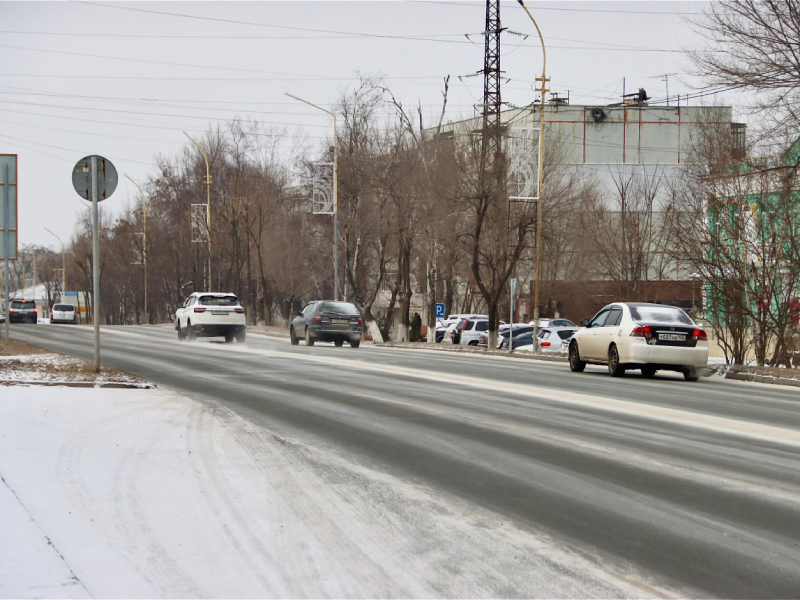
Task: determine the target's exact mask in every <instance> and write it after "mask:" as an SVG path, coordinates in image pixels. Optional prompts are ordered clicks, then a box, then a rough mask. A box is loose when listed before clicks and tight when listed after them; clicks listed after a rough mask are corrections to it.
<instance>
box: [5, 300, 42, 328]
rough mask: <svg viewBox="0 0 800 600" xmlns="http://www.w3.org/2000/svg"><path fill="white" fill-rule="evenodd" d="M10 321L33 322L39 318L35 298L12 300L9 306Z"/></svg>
mask: <svg viewBox="0 0 800 600" xmlns="http://www.w3.org/2000/svg"><path fill="white" fill-rule="evenodd" d="M8 312H9V314H10V318H9V320H8V322H9V323H33V324H36V323H37V321H38V319H39V310H38V309H37V308H36V301H35V300H12V301H11V306H10V308H9V311H8Z"/></svg>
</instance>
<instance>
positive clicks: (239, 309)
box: [233, 306, 244, 314]
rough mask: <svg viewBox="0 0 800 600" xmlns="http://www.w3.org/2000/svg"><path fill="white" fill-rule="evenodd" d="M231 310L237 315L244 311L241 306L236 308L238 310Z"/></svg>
mask: <svg viewBox="0 0 800 600" xmlns="http://www.w3.org/2000/svg"><path fill="white" fill-rule="evenodd" d="M233 310H234V312H237V313H239V314H242V313H244V309H243V308H242V307H241V306H240V307H238V308H234V309H233Z"/></svg>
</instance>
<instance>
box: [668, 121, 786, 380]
mask: <svg viewBox="0 0 800 600" xmlns="http://www.w3.org/2000/svg"><path fill="white" fill-rule="evenodd" d="M729 138H730V129H729V127H723V126H719V125H717V126H714V125H707V126H705V127H704V129H703V137H702V138H701V139H700V140H699V141H700V142H701V143H699V144H698V146H697V148H696V149H695V151H694V161H693V164H692V165H691V167H690V168H688V169H687V170H686V171H685V175H684V178H683V179H682V180H681V181H680V182H679V183H680V187H679V188H677V189H676V190H675V193H674V198H675V206H676V212H675V220H674V222H673V229H672V232H673V233H672V236H671V237H672V240H673V242H674V248H675V249H676V250H678V253H677V254H676V258H677V259H679V260H683V261H686V262H687V263H688V264H689V265H691V268H692V269H693V270H694V272H695V274H696V276H697V277H699V278H701V279H702V280H703V281H704V282H705V288H706V293H705V296H706V315H707V318H708V319H709V321H710V322H711V325H712V327H713V328H714V331H715V334H716V336H717V338H718V340H719V342H720V345H721V346H722V348H723V350H724V352H725V355H726V359H727V360H728V361H729V362H734V363H737V364H742V363H744V362H745V361H746V360H747V356H748V353H749V352H750V351H752V352H753V353H754V355H755V358H756V361H757V362H758V364H760V365H763V364H765V363H766V362H767V360H769V361H770V362H783V363H786V362H787V357H788V351H789V350H791V349H792V344H793V325H792V319H793V317H796V315H794V314H793V309H794V307H796V305H797V297H798V292H800V261H799V260H798V259H800V246H799V245H798V243H800V235H799V234H798V220H799V217H798V213H797V202H798V192H797V190H798V188H800V178H798V160H797V157H796V156H794V155H793V154H792V153H791V152H786V153H784V155H783V156H782V157H781V158H782V160H780V161H777V162H772V161H764V160H755V159H749V160H746V161H744V162H742V161H740V160H738V159H737V158H735V157H734V153H733V152H731V144H730V142H729V141H728V142H726V140H729ZM702 142H705V143H702ZM726 147H727V151H726V150H725V149H726Z"/></svg>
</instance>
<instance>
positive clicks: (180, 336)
mask: <svg viewBox="0 0 800 600" xmlns="http://www.w3.org/2000/svg"><path fill="white" fill-rule="evenodd" d="M175 329H176V330H177V331H178V341H179V342H182V341H184V340H185V339H186V334H185V333H184V332H183V329H181V324H180V322H178V323H177V324H176V326H175Z"/></svg>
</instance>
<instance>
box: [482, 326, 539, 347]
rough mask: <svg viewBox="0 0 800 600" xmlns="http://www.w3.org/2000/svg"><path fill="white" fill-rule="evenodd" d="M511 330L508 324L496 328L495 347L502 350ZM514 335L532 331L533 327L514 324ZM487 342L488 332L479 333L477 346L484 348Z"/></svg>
mask: <svg viewBox="0 0 800 600" xmlns="http://www.w3.org/2000/svg"><path fill="white" fill-rule="evenodd" d="M511 328H512V326H511V325H509V324H508V323H502V324H501V325H500V327H498V331H497V347H498V348H502V347H503V344H504V342H505V341H506V340H507V339H508V336H509V335H511ZM513 329H514V335H517V334H519V333H522V332H524V331H532V330H533V327H531V326H530V325H528V324H527V323H514V325H513ZM488 341H489V332H488V331H487V332H483V333H481V336H480V339H479V340H478V346H483V347H484V348H485V347H486V346H487V345H488Z"/></svg>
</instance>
